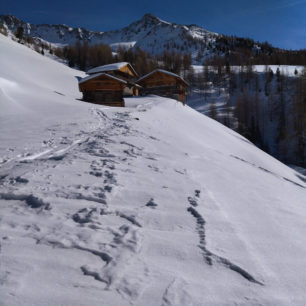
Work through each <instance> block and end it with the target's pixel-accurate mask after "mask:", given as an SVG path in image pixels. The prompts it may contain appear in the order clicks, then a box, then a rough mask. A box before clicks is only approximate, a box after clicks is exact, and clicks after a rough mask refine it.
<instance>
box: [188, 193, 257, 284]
mask: <svg viewBox="0 0 306 306" xmlns="http://www.w3.org/2000/svg"><path fill="white" fill-rule="evenodd" d="M197 198H200V191H199V190H195V196H194V197H188V202H189V204H190V205H191V206H189V207H188V208H187V211H188V212H189V213H190V214H191V215H192V216H193V217H194V218H195V219H196V231H197V233H198V236H199V248H200V249H201V250H202V252H203V258H204V261H205V262H206V263H207V264H208V265H213V264H214V263H219V264H221V265H223V266H224V267H226V268H228V269H230V270H232V271H234V272H237V273H238V274H239V275H241V276H242V277H243V278H245V279H246V280H248V281H250V282H252V283H256V284H259V285H263V283H262V282H260V281H258V280H256V279H255V278H254V277H253V276H252V275H251V274H250V273H249V272H247V271H246V270H244V269H242V268H241V267H239V266H238V265H236V264H234V263H232V262H231V261H230V260H228V259H227V258H224V257H221V256H219V255H217V254H215V253H213V252H211V251H210V250H209V249H208V248H207V246H206V232H205V224H206V221H205V219H204V218H203V216H202V215H201V214H200V213H199V212H198V211H197V210H196V208H195V207H197V206H198V201H197Z"/></svg>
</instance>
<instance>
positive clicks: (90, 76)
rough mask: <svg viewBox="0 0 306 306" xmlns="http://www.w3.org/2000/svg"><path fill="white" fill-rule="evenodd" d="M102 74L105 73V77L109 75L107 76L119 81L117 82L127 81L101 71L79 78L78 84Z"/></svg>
mask: <svg viewBox="0 0 306 306" xmlns="http://www.w3.org/2000/svg"><path fill="white" fill-rule="evenodd" d="M102 75H105V76H107V77H109V78H111V79H114V80H117V81H119V82H121V83H124V84H126V83H127V82H126V81H124V80H122V79H119V78H116V77H114V76H113V75H110V74H107V73H103V72H102V73H95V74H92V75H89V76H87V77H85V78H83V79H81V80H80V81H79V84H82V83H84V82H87V81H89V80H91V79H95V78H97V77H100V76H102Z"/></svg>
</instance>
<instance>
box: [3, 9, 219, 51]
mask: <svg viewBox="0 0 306 306" xmlns="http://www.w3.org/2000/svg"><path fill="white" fill-rule="evenodd" d="M0 24H3V25H5V26H7V28H8V29H9V31H11V32H14V31H16V29H17V28H18V27H20V26H21V27H23V28H24V30H25V34H26V35H29V36H32V37H35V38H40V39H42V40H44V41H47V42H50V43H53V44H58V45H67V44H75V43H76V42H77V41H88V42H89V43H90V44H97V43H101V42H102V43H105V44H108V45H110V46H111V47H112V48H113V50H114V51H115V50H117V48H118V46H120V45H121V46H124V47H136V46H139V47H140V48H141V49H143V50H145V51H148V52H150V53H152V54H158V53H161V52H162V51H164V50H171V49H173V48H174V49H175V50H177V51H180V52H183V53H184V52H191V53H193V56H194V57H195V56H197V54H198V52H199V51H201V52H202V53H203V54H202V55H203V56H207V55H209V54H211V53H212V52H213V46H214V43H215V39H216V37H218V34H216V33H213V32H209V31H207V30H205V29H203V28H201V27H199V26H196V25H189V26H186V25H179V24H175V23H170V22H166V21H163V20H161V19H159V18H157V17H155V16H153V15H151V14H146V15H144V16H143V17H142V18H141V19H140V20H139V21H136V22H133V23H132V24H130V25H129V26H127V27H125V28H123V29H121V30H117V31H109V32H95V31H89V30H86V29H84V28H71V27H69V26H66V25H49V24H38V25H36V24H31V23H27V22H24V21H22V20H20V19H18V18H17V17H15V16H11V15H0Z"/></svg>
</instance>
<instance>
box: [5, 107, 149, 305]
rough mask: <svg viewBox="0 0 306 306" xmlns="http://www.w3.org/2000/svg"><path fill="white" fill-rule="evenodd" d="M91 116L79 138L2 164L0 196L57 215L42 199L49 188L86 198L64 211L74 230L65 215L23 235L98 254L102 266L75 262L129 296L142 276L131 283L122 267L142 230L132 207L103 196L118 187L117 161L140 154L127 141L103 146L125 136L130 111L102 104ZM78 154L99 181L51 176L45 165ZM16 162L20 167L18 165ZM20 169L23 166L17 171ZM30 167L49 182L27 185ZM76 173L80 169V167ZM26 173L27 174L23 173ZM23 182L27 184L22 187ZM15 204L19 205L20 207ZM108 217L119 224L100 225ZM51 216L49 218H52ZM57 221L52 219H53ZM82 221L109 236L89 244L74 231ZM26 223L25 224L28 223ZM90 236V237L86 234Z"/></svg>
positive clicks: (64, 196) (49, 166)
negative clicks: (116, 150) (92, 126)
mask: <svg viewBox="0 0 306 306" xmlns="http://www.w3.org/2000/svg"><path fill="white" fill-rule="evenodd" d="M92 114H93V116H94V117H95V118H96V119H97V120H98V122H99V124H98V125H97V129H96V130H95V131H94V132H91V133H89V134H86V133H85V132H81V134H80V135H77V137H79V139H76V140H72V141H70V142H71V143H70V144H69V145H68V146H64V147H62V148H60V149H58V148H50V149H47V150H44V151H42V152H38V153H29V154H28V156H26V157H20V158H15V159H13V160H11V161H10V163H7V164H6V165H3V168H2V169H1V172H0V178H1V183H2V187H5V188H6V189H8V190H9V192H0V199H2V200H9V201H11V200H12V201H13V200H14V201H22V202H25V203H26V205H27V207H30V208H32V209H36V210H37V213H39V211H41V210H46V211H47V216H48V218H49V219H52V218H56V217H57V216H56V214H53V208H54V209H56V208H55V207H53V205H52V204H50V203H49V202H48V201H45V200H43V199H44V197H45V196H46V197H48V193H50V192H51V193H53V194H55V195H56V197H57V198H58V199H59V200H60V199H64V200H74V201H86V202H84V204H86V203H87V204H86V206H84V207H83V208H81V209H79V210H78V211H76V212H75V213H73V214H69V216H67V218H70V219H71V220H72V222H74V223H75V224H76V229H77V230H76V231H75V230H74V228H73V227H71V226H69V228H70V230H74V231H75V233H73V232H72V233H69V231H68V228H67V230H66V235H65V234H63V232H65V230H64V228H65V223H67V221H69V220H64V224H62V225H61V226H58V225H56V226H55V227H54V228H53V229H52V230H51V231H50V229H47V228H45V229H44V228H42V227H40V226H38V227H37V228H36V230H35V231H34V233H33V231H31V232H30V233H28V234H27V235H28V236H30V237H32V238H33V239H35V241H36V244H44V245H48V246H50V247H53V248H62V249H76V250H79V251H82V252H87V253H90V254H92V255H94V256H97V257H98V258H100V259H101V266H100V267H98V269H97V267H91V266H90V263H88V264H87V265H82V266H80V272H81V273H82V274H83V275H84V276H86V277H93V278H94V279H95V280H97V281H99V282H102V283H104V284H105V288H104V289H105V290H111V289H112V288H113V287H115V288H116V290H117V291H118V292H119V293H120V295H122V296H123V297H124V298H125V299H127V300H128V301H129V302H130V300H133V299H135V298H137V296H138V291H139V290H140V288H141V283H142V282H143V280H142V277H141V275H140V276H138V279H137V280H134V281H135V283H131V282H130V281H129V279H128V278H126V277H124V270H125V269H126V267H127V266H128V263H129V261H135V260H137V257H135V255H136V254H137V252H138V250H139V248H140V245H141V234H140V233H139V230H140V229H141V227H142V225H141V224H140V222H139V221H138V220H137V216H136V215H135V212H131V211H129V208H127V209H126V210H123V211H120V210H118V209H117V210H111V209H110V208H109V207H108V204H107V196H108V194H110V193H111V192H113V191H114V189H115V188H118V182H117V180H116V171H115V170H116V164H118V163H128V161H129V159H131V158H136V157H137V156H139V155H140V154H141V151H142V149H141V148H138V147H136V146H134V145H132V144H130V143H128V142H126V141H121V142H120V147H121V148H122V151H123V156H124V157H122V156H116V155H114V154H112V153H111V152H110V150H109V149H107V147H108V145H114V144H115V141H114V140H113V139H114V138H116V137H118V136H120V137H124V136H126V135H128V134H130V133H133V131H131V129H130V127H129V124H128V121H129V120H130V119H129V114H128V113H127V112H126V113H116V114H115V116H114V117H113V118H109V117H108V116H107V115H106V114H105V113H104V112H103V111H102V110H99V109H92ZM55 141H56V139H53V140H52V141H45V143H49V144H50V146H51V147H52V146H54V142H55ZM77 154H79V155H80V157H79V158H80V159H84V161H85V162H86V164H87V165H89V169H88V170H87V173H88V175H90V176H94V177H95V178H96V179H97V180H99V186H89V185H88V186H84V185H82V184H80V185H78V184H76V185H73V186H71V185H68V186H67V185H66V184H65V182H63V184H62V185H61V184H58V182H52V176H54V174H53V173H51V174H50V173H49V169H53V168H54V167H59V166H60V165H64V166H65V165H68V166H69V165H70V166H73V164H72V163H73V159H75V158H76V157H77ZM20 164H22V165H23V167H22V168H21V167H20ZM21 169H22V172H20V171H21ZM32 171H34V172H36V175H37V174H38V175H40V174H41V175H42V179H44V180H46V181H47V180H50V182H48V183H47V186H48V187H44V188H42V190H39V189H38V190H36V189H37V188H36V187H35V186H34V184H33V185H31V180H30V173H31V172H32ZM78 175H82V174H81V172H80V174H78ZM25 177H26V178H25ZM21 185H22V186H23V189H28V190H31V192H30V193H29V194H23V193H20V191H19V189H20V186H21ZM25 186H26V187H25ZM19 209H20V208H19ZM105 218H107V219H108V220H111V219H116V220H117V219H118V218H119V220H121V221H118V220H117V221H116V222H114V223H115V224H117V223H119V224H120V223H121V224H122V225H121V226H119V228H113V227H112V226H105V225H104V220H105ZM51 222H52V221H51ZM54 223H55V224H56V222H54ZM79 227H80V228H84V227H87V228H88V229H91V230H95V231H102V233H103V232H107V233H108V236H110V237H113V238H112V239H110V240H109V242H100V241H99V240H97V241H96V242H95V243H94V245H95V246H94V247H92V248H89V247H87V246H84V245H87V242H89V241H86V240H84V241H82V240H80V235H81V233H79V234H78V232H79V230H78V228H79ZM28 228H29V229H30V227H28ZM89 240H90V239H89ZM146 273H147V268H146V267H145V265H144V268H143V274H144V275H145V274H146Z"/></svg>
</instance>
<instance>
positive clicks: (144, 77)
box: [137, 69, 189, 86]
mask: <svg viewBox="0 0 306 306" xmlns="http://www.w3.org/2000/svg"><path fill="white" fill-rule="evenodd" d="M155 72H162V73H165V74H168V75H171V76H173V77H175V78H178V79H180V80H181V81H183V82H184V83H185V84H186V85H188V83H187V82H186V81H185V80H184V79H183V78H182V77H180V76H179V75H178V74H175V73H173V72H170V71H167V70H164V69H155V70H153V71H151V72H150V73H148V74H146V75H144V76H143V77H141V78H140V79H138V80H137V82H139V81H141V80H143V79H146V78H147V77H149V76H150V75H152V74H153V73H155ZM188 86H189V85H188Z"/></svg>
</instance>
